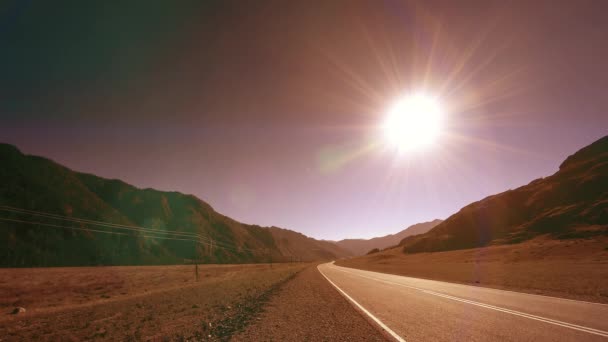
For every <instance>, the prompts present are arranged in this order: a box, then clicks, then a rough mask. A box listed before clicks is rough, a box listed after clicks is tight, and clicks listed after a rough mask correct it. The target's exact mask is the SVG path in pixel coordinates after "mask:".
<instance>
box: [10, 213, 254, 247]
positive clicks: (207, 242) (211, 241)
mask: <svg viewBox="0 0 608 342" xmlns="http://www.w3.org/2000/svg"><path fill="white" fill-rule="evenodd" d="M0 210H4V211H9V212H13V213H17V214H24V215H32V216H39V217H45V218H50V219H55V220H63V221H68V222H75V223H86V224H92V225H97V226H101V227H106V228H114V229H122V230H129V231H137V232H140V233H144V234H168V235H175V236H178V237H180V238H178V237H162V236H153V235H145V237H152V238H159V239H163V240H180V241H197V242H199V243H201V244H204V245H208V246H215V247H218V248H222V249H226V250H231V251H233V252H237V253H238V252H241V251H242V250H247V251H251V252H258V251H260V250H261V249H259V248H258V249H251V248H247V247H239V246H235V245H231V244H228V243H224V242H220V241H216V240H215V239H213V238H211V237H206V236H204V235H201V234H198V233H190V232H179V231H174V230H173V231H172V230H164V229H155V228H146V227H140V226H134V225H125V224H118V223H112V222H103V221H96V220H91V219H83V218H77V217H70V216H64V215H58V214H53V213H46V212H42V211H36V210H28V209H22V208H16V207H11V206H7V205H0ZM14 221H15V222H18V221H17V220H14ZM24 223H31V221H28V222H24ZM31 224H40V225H45V226H53V227H61V228H71V229H77V230H87V231H94V232H101V233H116V232H109V231H106V230H96V229H88V228H87V229H79V228H77V227H66V226H58V225H51V224H44V223H41V222H36V223H31ZM116 235H129V234H124V233H120V234H118V233H116ZM129 236H130V235H129ZM181 237H183V238H181ZM188 238H190V239H188ZM194 239H198V240H194Z"/></svg>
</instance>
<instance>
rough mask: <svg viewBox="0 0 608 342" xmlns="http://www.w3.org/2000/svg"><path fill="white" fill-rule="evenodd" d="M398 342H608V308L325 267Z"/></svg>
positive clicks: (334, 281) (333, 281)
mask: <svg viewBox="0 0 608 342" xmlns="http://www.w3.org/2000/svg"><path fill="white" fill-rule="evenodd" d="M318 269H319V271H320V272H321V274H323V275H324V276H325V278H327V280H328V281H329V282H330V283H331V284H332V285H334V287H337V288H338V291H339V292H341V294H342V295H344V296H345V297H346V298H347V299H348V300H349V301H351V303H352V304H353V305H354V306H355V307H357V308H358V309H359V310H360V311H362V312H363V314H364V315H365V316H367V317H368V319H369V320H370V321H372V322H373V323H374V324H376V325H377V326H380V327H381V328H382V329H384V330H385V332H386V334H387V335H388V336H389V337H392V338H393V339H395V340H398V341H608V305H606V304H597V303H589V302H582V301H574V300H568V299H561V298H555V297H547V296H538V295H532V294H525V293H519V292H511V291H503V290H496V289H490V288H483V287H477V286H468V285H461V284H453V283H446V282H441V281H434V280H426V279H419V278H410V277H403V276H397V275H391V274H384V273H377V272H371V271H363V270H358V269H353V268H347V267H340V266H336V265H334V264H333V263H327V264H322V265H319V266H318Z"/></svg>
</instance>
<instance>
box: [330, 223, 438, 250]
mask: <svg viewBox="0 0 608 342" xmlns="http://www.w3.org/2000/svg"><path fill="white" fill-rule="evenodd" d="M441 222H442V221H441V220H439V219H437V220H433V221H430V222H423V223H418V224H415V225H412V226H409V227H407V228H405V229H404V230H402V231H400V232H399V233H396V234H390V235H386V236H382V237H376V238H373V239H367V240H366V239H345V240H340V241H336V242H335V244H336V245H338V246H340V247H342V248H343V249H346V250H348V251H350V252H351V253H352V254H353V255H365V254H366V253H367V252H369V251H371V250H372V249H374V248H378V249H383V248H387V247H391V246H396V245H398V244H399V242H401V240H403V239H404V238H406V237H408V236H412V235H417V234H423V233H426V232H428V231H429V230H431V229H432V228H433V227H435V226H436V225H438V224H439V223H441Z"/></svg>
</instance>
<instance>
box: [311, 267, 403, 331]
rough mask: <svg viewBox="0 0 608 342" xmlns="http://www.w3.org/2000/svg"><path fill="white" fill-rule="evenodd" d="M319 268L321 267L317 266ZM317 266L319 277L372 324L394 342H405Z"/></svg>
mask: <svg viewBox="0 0 608 342" xmlns="http://www.w3.org/2000/svg"><path fill="white" fill-rule="evenodd" d="M319 266H321V265H319ZM319 266H317V270H318V271H319V273H321V275H322V276H323V277H325V279H327V281H328V282H329V283H330V284H331V285H333V287H335V288H336V290H338V292H340V294H342V295H343V296H344V297H345V298H346V299H348V300H349V301H350V302H351V303H353V304H354V305H355V306H356V307H357V308H359V310H361V311H362V312H363V313H365V314H366V315H367V316H368V317H369V318H371V319H372V320H373V321H374V322H376V324H378V325H379V326H380V327H381V328H382V329H383V330H384V331H386V332H387V333H389V335H391V336H392V337H393V338H394V339H395V340H396V341H398V342H405V339H403V338H402V337H401V336H399V335H397V333H396V332H394V331H393V330H391V329H390V328H389V327H387V326H386V324H384V323H382V321H381V320H380V319H378V318H377V317H376V316H374V315H373V314H372V313H371V312H369V311H367V309H365V308H364V307H363V306H362V305H361V304H359V303H357V301H356V300H354V299H353V298H352V297H351V296H349V295H348V294H347V293H346V292H344V290H342V289H341V288H339V287H338V285H336V284H334V282H333V281H331V280H330V279H329V278H328V277H327V276H326V275H325V273H323V271H321V269H320V268H319Z"/></svg>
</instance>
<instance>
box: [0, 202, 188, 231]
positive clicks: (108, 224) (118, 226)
mask: <svg viewBox="0 0 608 342" xmlns="http://www.w3.org/2000/svg"><path fill="white" fill-rule="evenodd" d="M0 210H5V211H12V212H16V213H21V214H27V215H34V216H41V217H46V218H51V219H56V220H65V221H71V222H79V223H89V224H93V225H100V226H106V227H112V228H116V229H125V230H134V231H148V232H150V233H167V234H172V235H183V236H191V237H200V236H199V235H198V234H196V233H189V232H178V231H167V230H163V229H155V228H146V227H139V226H130V225H124V224H118V223H111V222H103V221H95V220H89V219H82V218H77V217H69V216H63V215H57V214H51V213H45V212H41V211H35V210H26V209H20V208H14V207H9V206H0Z"/></svg>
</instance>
